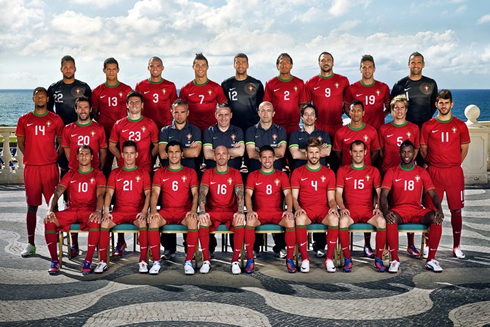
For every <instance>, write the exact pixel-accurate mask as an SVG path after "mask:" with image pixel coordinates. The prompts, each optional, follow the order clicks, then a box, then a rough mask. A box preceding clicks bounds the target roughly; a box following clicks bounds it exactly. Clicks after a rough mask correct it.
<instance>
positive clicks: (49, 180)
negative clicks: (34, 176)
mask: <svg viewBox="0 0 490 327" xmlns="http://www.w3.org/2000/svg"><path fill="white" fill-rule="evenodd" d="M40 173H41V174H42V175H41V181H42V188H43V195H44V200H45V201H46V203H49V200H50V199H51V197H52V196H53V193H54V190H55V188H56V185H58V182H59V180H60V173H59V169H58V166H57V165H56V164H52V165H47V166H42V169H41V171H40Z"/></svg>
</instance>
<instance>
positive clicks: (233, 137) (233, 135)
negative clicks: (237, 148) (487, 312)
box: [230, 134, 236, 142]
mask: <svg viewBox="0 0 490 327" xmlns="http://www.w3.org/2000/svg"><path fill="white" fill-rule="evenodd" d="M230 137H231V140H232V141H233V142H235V139H236V135H235V134H231V136H230Z"/></svg>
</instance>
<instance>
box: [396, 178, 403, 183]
mask: <svg viewBox="0 0 490 327" xmlns="http://www.w3.org/2000/svg"><path fill="white" fill-rule="evenodd" d="M402 179H403V178H397V179H395V182H397V183H398V182H399V181H401V180H402Z"/></svg>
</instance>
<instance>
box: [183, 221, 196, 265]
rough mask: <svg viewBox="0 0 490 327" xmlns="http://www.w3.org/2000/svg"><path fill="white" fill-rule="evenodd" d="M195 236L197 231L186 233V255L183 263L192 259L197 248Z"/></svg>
mask: <svg viewBox="0 0 490 327" xmlns="http://www.w3.org/2000/svg"><path fill="white" fill-rule="evenodd" d="M197 234H198V231H197V229H189V230H188V231H187V255H186V257H185V261H191V260H192V258H193V257H194V253H195V252H196V246H197Z"/></svg>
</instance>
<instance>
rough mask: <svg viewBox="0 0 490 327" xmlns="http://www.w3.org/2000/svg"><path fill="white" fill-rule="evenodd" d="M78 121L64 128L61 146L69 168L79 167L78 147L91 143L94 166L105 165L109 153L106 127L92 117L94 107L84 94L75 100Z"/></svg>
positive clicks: (97, 167)
mask: <svg viewBox="0 0 490 327" xmlns="http://www.w3.org/2000/svg"><path fill="white" fill-rule="evenodd" d="M75 112H76V113H77V117H78V118H77V121H76V122H74V123H71V124H68V125H66V126H65V128H64V129H63V139H62V141H61V146H62V147H63V150H64V151H65V156H66V157H67V158H68V168H69V169H77V168H78V159H77V155H78V153H77V152H78V149H79V148H80V146H82V145H89V146H90V148H91V149H92V151H93V161H92V163H91V166H92V168H95V169H100V168H102V167H103V166H104V163H105V160H106V155H107V141H106V137H105V132H104V128H103V127H102V126H101V125H100V124H99V123H97V122H96V121H93V120H92V119H91V118H90V113H91V112H92V108H91V107H90V101H89V99H88V98H86V97H84V96H82V97H79V98H77V99H76V100H75Z"/></svg>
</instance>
